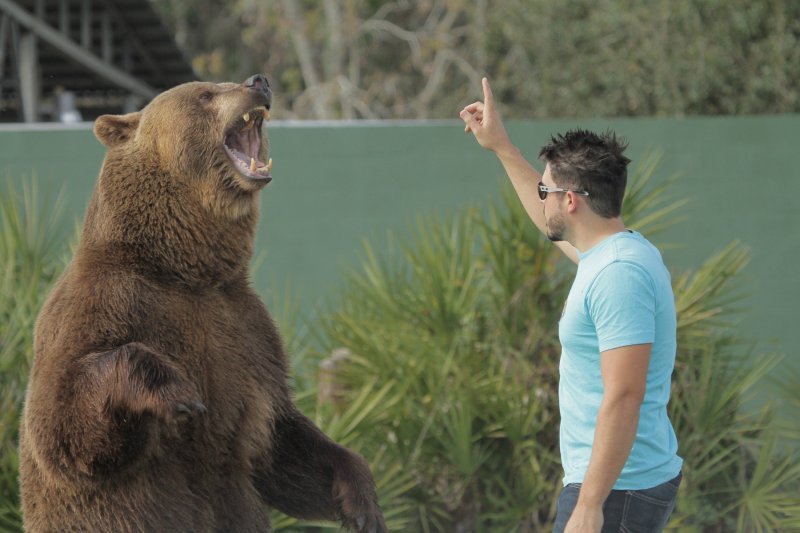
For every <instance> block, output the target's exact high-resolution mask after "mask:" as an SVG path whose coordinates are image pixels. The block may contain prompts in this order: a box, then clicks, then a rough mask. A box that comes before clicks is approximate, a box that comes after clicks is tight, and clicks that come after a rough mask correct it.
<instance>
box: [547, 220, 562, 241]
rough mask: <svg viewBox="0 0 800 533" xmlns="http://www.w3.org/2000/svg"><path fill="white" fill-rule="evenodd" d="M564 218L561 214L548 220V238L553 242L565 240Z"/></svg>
mask: <svg viewBox="0 0 800 533" xmlns="http://www.w3.org/2000/svg"><path fill="white" fill-rule="evenodd" d="M564 226H565V224H564V217H563V216H561V214H560V213H558V214H555V215H553V216H552V217H550V218H549V219H548V220H547V238H548V239H550V240H551V241H552V242H561V241H563V240H564V230H565V227H564Z"/></svg>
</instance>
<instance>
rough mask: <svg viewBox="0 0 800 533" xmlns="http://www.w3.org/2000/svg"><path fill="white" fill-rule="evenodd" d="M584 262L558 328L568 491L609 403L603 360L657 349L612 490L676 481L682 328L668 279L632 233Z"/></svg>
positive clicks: (649, 248) (611, 240)
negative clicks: (671, 408)
mask: <svg viewBox="0 0 800 533" xmlns="http://www.w3.org/2000/svg"><path fill="white" fill-rule="evenodd" d="M578 257H579V259H580V261H579V263H578V272H577V274H576V276H575V281H574V283H573V284H572V288H571V289H570V292H569V296H568V297H567V302H566V304H565V305H564V312H563V314H562V316H561V320H560V322H559V328H558V335H559V338H560V340H561V348H562V351H561V362H560V365H559V371H560V379H559V387H558V398H559V406H560V410H561V430H560V437H561V462H562V463H563V466H564V484H565V485H566V484H568V483H582V482H583V478H584V476H585V475H586V470H587V468H588V466H589V459H590V457H591V453H592V443H593V441H594V429H595V423H596V422H597V413H598V411H599V409H600V402H601V401H602V399H603V381H602V377H601V374H600V353H601V352H604V351H606V350H611V349H614V348H620V347H622V346H630V345H634V344H646V343H652V345H653V347H652V351H651V354H650V365H649V367H648V370H647V389H646V392H645V396H644V401H643V402H642V407H641V409H640V411H639V426H638V428H637V430H636V439H635V441H634V443H633V448H632V449H631V453H630V456H629V457H628V460H627V462H626V463H625V466H624V467H623V469H622V473H621V474H620V476H619V478H618V479H617V482H616V483H615V484H614V488H615V489H618V490H619V489H626V490H639V489H647V488H651V487H655V486H656V485H660V484H661V483H664V482H666V481H669V480H670V479H672V478H674V477H675V476H677V475H678V472H680V469H681V465H682V464H683V460H682V459H681V458H680V457H678V455H677V450H678V441H677V439H676V438H675V431H674V430H673V429H672V424H671V423H670V421H669V418H668V417H667V402H668V401H669V392H670V381H671V376H672V369H673V367H674V365H675V349H676V327H677V321H676V315H675V298H674V296H673V294H672V285H671V283H670V275H669V271H667V269H666V267H665V266H664V262H663V260H662V258H661V254H660V253H659V251H658V250H657V249H656V247H655V246H653V245H652V244H650V242H649V241H648V240H647V239H645V238H644V237H643V236H642V235H641V234H639V233H636V232H631V231H625V232H621V233H616V234H614V235H612V236H610V237H608V238H607V239H605V240H603V241H602V242H600V243H599V244H597V245H595V246H594V247H592V248H591V249H589V250H587V251H586V252H584V253H579V254H578Z"/></svg>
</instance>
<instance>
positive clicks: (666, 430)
mask: <svg viewBox="0 0 800 533" xmlns="http://www.w3.org/2000/svg"><path fill="white" fill-rule="evenodd" d="M483 92H484V101H483V102H475V103H473V104H470V105H468V106H467V107H465V108H464V109H463V110H462V111H461V118H462V119H463V120H464V123H465V124H466V131H471V132H472V133H473V134H474V135H475V138H476V139H477V140H478V143H479V144H480V145H481V146H483V147H484V148H486V149H489V150H491V151H493V152H494V153H495V154H496V155H497V156H498V158H499V159H500V162H501V163H502V164H503V167H504V168H505V170H506V173H507V174H508V176H509V178H510V179H511V182H512V183H513V185H514V188H515V190H516V191H517V194H518V196H519V197H520V200H522V204H523V205H524V206H525V210H526V211H527V213H528V215H529V216H530V217H531V219H532V220H533V222H534V223H535V224H536V226H537V227H538V228H539V229H540V230H541V231H542V232H543V233H545V235H547V237H548V238H549V239H550V240H552V241H553V242H554V243H555V244H556V246H558V247H559V248H560V249H561V250H562V251H563V252H564V253H565V254H566V255H567V257H569V258H570V259H571V260H572V261H573V262H575V263H577V264H578V272H577V274H576V276H575V281H574V283H573V285H572V288H571V289H570V292H569V296H568V297H567V301H566V303H565V305H564V312H563V314H562V316H561V320H560V321H559V325H558V334H559V339H560V340H561V347H562V353H561V363H560V366H559V373H560V376H559V407H560V411H561V430H560V443H561V462H562V464H563V466H564V480H563V482H564V488H563V490H562V492H561V495H560V497H559V500H558V510H557V513H556V520H555V531H557V532H561V531H567V532H571V533H574V532H581V533H583V532H600V531H603V532H607V531H609V532H610V531H625V532H640V531H641V532H651V531H661V530H662V529H663V528H664V526H665V525H666V523H667V521H668V520H669V516H670V514H671V513H672V510H673V508H674V506H675V499H676V495H677V490H678V486H679V484H680V480H681V473H680V472H681V465H682V463H683V461H682V460H681V458H680V457H678V455H677V450H678V442H677V439H676V438H675V432H674V430H673V429H672V424H671V423H670V421H669V418H668V416H667V402H668V401H669V392H670V380H671V376H672V369H673V367H674V364H675V350H676V316H675V298H674V296H673V294H672V285H671V283H670V276H669V272H668V271H667V269H666V267H665V266H664V262H663V260H662V259H661V254H660V253H659V252H658V250H657V249H656V248H655V247H654V246H653V245H652V244H650V242H649V241H648V240H647V239H645V238H644V237H643V236H642V235H640V234H639V233H636V232H634V231H631V230H628V229H627V228H626V227H625V225H624V224H623V222H622V218H621V217H620V211H621V208H622V198H623V196H624V194H625V185H626V181H627V166H628V163H629V162H630V160H629V159H628V158H627V157H625V156H624V155H623V152H624V150H625V147H626V146H625V144H624V143H623V142H621V141H620V140H619V139H617V137H616V136H615V135H614V134H613V133H606V134H603V135H597V134H594V133H591V132H588V131H584V130H573V131H569V132H567V133H565V134H563V135H558V136H555V137H553V138H552V139H551V141H550V143H549V144H547V145H546V146H545V147H544V148H542V151H541V152H540V154H539V155H540V157H542V158H543V159H544V160H545V162H546V166H545V170H544V174H542V175H540V174H539V173H538V172H537V171H536V170H535V169H534V168H533V167H532V166H531V165H530V164H529V163H528V162H527V161H526V160H525V158H524V157H522V155H521V153H520V151H519V150H518V149H517V148H516V147H515V146H514V145H513V144H512V143H511V140H510V139H509V137H508V135H507V134H506V131H505V128H504V127H503V124H502V121H501V119H500V116H499V114H498V113H497V111H496V110H495V108H494V101H493V98H492V91H491V88H490V87H489V82H488V80H486V79H485V78H484V80H483Z"/></svg>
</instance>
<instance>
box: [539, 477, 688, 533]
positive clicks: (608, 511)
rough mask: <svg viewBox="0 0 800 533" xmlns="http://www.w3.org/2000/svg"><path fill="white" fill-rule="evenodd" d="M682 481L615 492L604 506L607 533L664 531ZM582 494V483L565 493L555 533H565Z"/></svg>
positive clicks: (569, 488)
mask: <svg viewBox="0 0 800 533" xmlns="http://www.w3.org/2000/svg"><path fill="white" fill-rule="evenodd" d="M681 477H682V475H681V474H678V475H677V476H676V477H675V478H674V479H671V480H669V481H667V482H666V483H662V484H661V485H658V486H656V487H653V488H652V489H643V490H612V491H611V493H610V494H609V495H608V498H606V501H605V503H604V504H603V533H616V532H621V533H652V532H660V531H662V530H663V529H664V526H666V525H667V521H669V516H670V515H671V514H672V510H673V509H674V508H675V499H676V497H677V495H678V486H679V485H680V484H681ZM580 490H581V484H580V483H570V484H569V485H567V486H566V487H564V489H563V490H562V491H561V495H560V496H559V497H558V510H557V511H556V523H555V526H554V527H553V532H554V533H561V532H562V531H564V528H565V527H566V526H567V522H568V521H569V517H570V516H571V515H572V510H573V509H575V504H576V503H577V502H578V493H580Z"/></svg>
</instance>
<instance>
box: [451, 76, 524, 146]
mask: <svg viewBox="0 0 800 533" xmlns="http://www.w3.org/2000/svg"><path fill="white" fill-rule="evenodd" d="M482 83H483V102H474V103H472V104H469V105H468V106H467V107H465V108H464V109H462V110H461V113H459V116H460V117H461V120H463V121H464V124H465V126H464V131H465V132H470V131H471V132H472V133H473V134H474V135H475V139H476V140H477V141H478V144H480V145H481V146H482V147H484V148H486V149H487V150H491V151H493V152H495V153H497V154H498V155H500V152H502V151H506V150H508V149H513V145H512V144H511V140H510V139H509V138H508V134H507V133H506V129H505V128H504V127H503V122H502V120H500V115H499V114H498V113H497V110H496V109H495V108H494V96H492V88H491V87H489V80H488V79H486V78H483V80H482Z"/></svg>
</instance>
